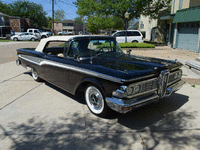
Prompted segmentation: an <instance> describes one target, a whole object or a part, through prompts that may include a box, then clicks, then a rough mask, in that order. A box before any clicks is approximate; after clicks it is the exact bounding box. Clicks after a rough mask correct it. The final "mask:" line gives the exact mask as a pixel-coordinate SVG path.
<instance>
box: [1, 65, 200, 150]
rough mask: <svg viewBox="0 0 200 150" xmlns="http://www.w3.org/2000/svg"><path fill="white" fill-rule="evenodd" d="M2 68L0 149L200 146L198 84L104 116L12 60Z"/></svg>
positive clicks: (133, 149) (190, 149) (108, 149)
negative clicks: (42, 80)
mask: <svg viewBox="0 0 200 150" xmlns="http://www.w3.org/2000/svg"><path fill="white" fill-rule="evenodd" d="M0 73H1V76H0V95H1V96H0V116H1V117H0V150H1V149H2V150H8V149H14V150H18V149H29V150H31V149H67V150H74V149H76V150H77V149H81V150H94V149H95V150H144V149H145V150H149V149H153V150H163V149H168V150H180V149H186V150H198V149H200V144H199V140H200V110H199V108H200V101H199V97H200V85H196V87H195V88H193V87H191V85H190V84H185V85H184V86H183V87H182V89H180V90H179V91H177V92H176V93H175V94H173V95H172V96H170V97H169V98H165V99H163V100H160V101H159V102H158V103H155V104H151V105H148V106H145V107H142V108H140V109H137V110H135V111H133V112H130V113H128V114H125V115H123V114H118V113H113V115H111V117H110V118H107V119H103V118H100V117H97V116H95V115H93V114H92V113H91V112H90V111H89V110H88V108H87V106H86V105H85V103H84V100H83V97H80V96H73V95H71V94H69V93H67V92H65V91H62V90H60V89H58V88H56V87H55V86H53V85H51V84H49V83H46V82H39V83H38V82H35V81H33V79H32V77H31V75H30V72H29V70H25V69H24V68H23V67H21V66H19V67H17V66H16V65H15V62H10V63H5V64H1V65H0ZM189 77H191V74H190V73H188V78H189ZM194 78H195V77H194Z"/></svg>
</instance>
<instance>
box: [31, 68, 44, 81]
mask: <svg viewBox="0 0 200 150" xmlns="http://www.w3.org/2000/svg"><path fill="white" fill-rule="evenodd" d="M31 74H32V77H33V79H34V80H35V81H37V82H40V81H42V79H41V78H40V77H39V76H38V73H37V71H36V70H35V68H32V69H31Z"/></svg>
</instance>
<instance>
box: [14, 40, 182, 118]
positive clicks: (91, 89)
mask: <svg viewBox="0 0 200 150" xmlns="http://www.w3.org/2000/svg"><path fill="white" fill-rule="evenodd" d="M17 55H18V60H16V63H17V64H18V65H20V64H21V65H22V66H24V67H30V68H31V70H32V77H33V79H34V80H36V81H40V80H41V79H43V80H46V81H48V82H50V83H52V84H54V85H55V86H58V87H59V88H62V89H64V90H66V91H67V92H69V93H72V94H75V93H76V91H78V90H84V92H85V100H86V104H87V106H88V108H89V109H90V111H91V112H92V113H94V114H96V115H99V116H106V115H107V114H109V112H110V110H111V109H112V110H115V111H117V112H120V113H127V112H129V111H131V110H133V109H134V108H137V107H140V106H143V105H146V104H149V103H152V102H156V101H158V100H159V99H162V98H163V97H167V96H170V95H171V94H172V93H173V92H175V91H176V90H178V89H179V88H180V87H181V86H182V85H183V84H184V82H183V81H182V80H181V76H182V71H181V69H180V67H181V66H182V64H181V63H179V62H177V61H172V60H163V59H156V58H149V57H140V56H134V55H130V54H124V53H123V51H122V50H121V48H120V46H119V45H118V44H117V42H116V39H115V37H110V36H54V37H49V38H46V39H42V40H41V42H40V43H39V45H38V46H37V48H36V49H31V48H29V49H18V50H17Z"/></svg>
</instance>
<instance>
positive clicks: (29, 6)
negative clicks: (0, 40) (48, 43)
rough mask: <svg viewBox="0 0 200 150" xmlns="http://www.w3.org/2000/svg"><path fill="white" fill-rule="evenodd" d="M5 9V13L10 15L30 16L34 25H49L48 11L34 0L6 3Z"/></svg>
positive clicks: (18, 0)
mask: <svg viewBox="0 0 200 150" xmlns="http://www.w3.org/2000/svg"><path fill="white" fill-rule="evenodd" d="M4 5H5V6H6V10H5V9H1V11H2V12H3V13H6V14H7V15H9V16H19V17H23V18H29V19H31V20H33V22H34V25H35V26H38V27H43V26H44V27H47V25H48V23H47V17H46V16H45V15H46V14H47V13H46V12H45V11H44V10H43V7H42V5H41V4H36V3H34V2H29V1H26V0H17V1H15V2H13V3H10V4H8V5H7V4H4Z"/></svg>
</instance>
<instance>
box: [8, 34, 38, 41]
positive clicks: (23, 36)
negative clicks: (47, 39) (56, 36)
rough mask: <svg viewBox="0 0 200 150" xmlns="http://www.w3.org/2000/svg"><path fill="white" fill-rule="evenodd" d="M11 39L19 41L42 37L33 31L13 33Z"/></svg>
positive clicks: (34, 39)
mask: <svg viewBox="0 0 200 150" xmlns="http://www.w3.org/2000/svg"><path fill="white" fill-rule="evenodd" d="M10 39H11V40H14V41H19V40H31V41H36V40H38V39H40V38H39V37H38V36H36V35H33V34H32V33H20V34H18V35H13V36H11V37H10Z"/></svg>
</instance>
